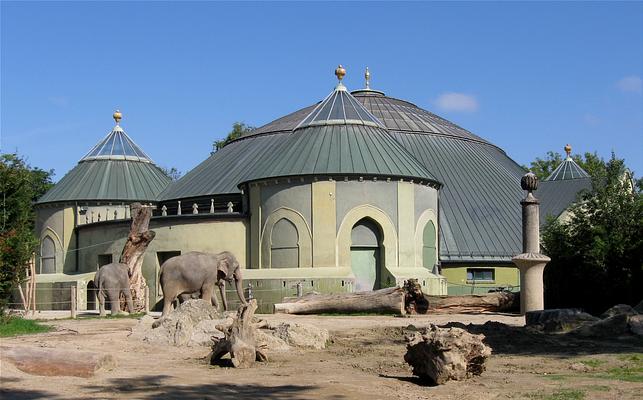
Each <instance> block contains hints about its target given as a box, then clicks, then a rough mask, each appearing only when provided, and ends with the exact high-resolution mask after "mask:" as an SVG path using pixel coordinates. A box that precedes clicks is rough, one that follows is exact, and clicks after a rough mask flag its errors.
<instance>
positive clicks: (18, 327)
mask: <svg viewBox="0 0 643 400" xmlns="http://www.w3.org/2000/svg"><path fill="white" fill-rule="evenodd" d="M51 329H52V327H51V326H47V325H41V324H39V323H38V322H37V321H34V320H32V319H24V318H21V317H5V318H1V319H0V337H7V336H17V335H28V334H32V333H42V332H49V331H50V330H51Z"/></svg>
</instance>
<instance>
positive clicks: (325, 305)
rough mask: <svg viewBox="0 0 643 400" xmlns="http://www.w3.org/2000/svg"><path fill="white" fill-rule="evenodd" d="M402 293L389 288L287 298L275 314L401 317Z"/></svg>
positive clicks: (400, 289)
mask: <svg viewBox="0 0 643 400" xmlns="http://www.w3.org/2000/svg"><path fill="white" fill-rule="evenodd" d="M405 294H406V292H405V290H404V289H403V288H399V287H392V288H386V289H380V290H374V291H370V292H356V293H341V294H326V295H322V294H307V295H305V296H303V297H286V298H284V300H283V301H284V302H283V303H278V304H275V313H284V314H319V313H356V312H382V313H394V314H398V315H403V314H404V313H405V312H406V311H405V307H404V299H405Z"/></svg>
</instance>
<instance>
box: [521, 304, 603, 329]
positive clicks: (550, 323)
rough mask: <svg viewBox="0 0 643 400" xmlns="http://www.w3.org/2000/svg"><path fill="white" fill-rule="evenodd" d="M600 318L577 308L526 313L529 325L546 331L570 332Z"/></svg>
mask: <svg viewBox="0 0 643 400" xmlns="http://www.w3.org/2000/svg"><path fill="white" fill-rule="evenodd" d="M598 320H599V319H598V318H596V317H594V316H592V315H590V314H588V313H586V312H582V311H581V310H578V309H575V308H558V309H552V310H538V311H529V312H527V313H526V314H525V324H526V326H527V327H532V328H538V329H542V330H543V331H545V332H569V331H571V330H573V329H576V328H578V327H580V326H583V325H587V324H591V323H594V322H596V321H598Z"/></svg>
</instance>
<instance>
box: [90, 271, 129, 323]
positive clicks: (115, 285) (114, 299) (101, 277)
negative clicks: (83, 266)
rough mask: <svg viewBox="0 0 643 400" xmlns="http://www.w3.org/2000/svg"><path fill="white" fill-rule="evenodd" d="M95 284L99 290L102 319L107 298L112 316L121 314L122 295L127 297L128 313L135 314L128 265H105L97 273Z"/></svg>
mask: <svg viewBox="0 0 643 400" xmlns="http://www.w3.org/2000/svg"><path fill="white" fill-rule="evenodd" d="M94 284H95V285H96V287H97V289H98V307H99V310H100V315H101V317H104V316H105V296H106V295H107V300H108V301H109V303H110V309H111V310H112V315H116V314H118V313H119V312H120V308H121V307H120V295H121V293H123V294H124V295H125V300H126V301H127V311H129V312H130V313H131V312H134V305H133V304H132V293H131V292H130V290H129V276H128V273H127V264H121V263H111V264H106V265H103V266H102V267H100V268H99V269H98V271H96V276H95V277H94Z"/></svg>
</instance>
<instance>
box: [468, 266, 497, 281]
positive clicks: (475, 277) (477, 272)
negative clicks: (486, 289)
mask: <svg viewBox="0 0 643 400" xmlns="http://www.w3.org/2000/svg"><path fill="white" fill-rule="evenodd" d="M495 280H496V274H495V270H494V269H493V268H467V282H474V281H475V282H494V281H495Z"/></svg>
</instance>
